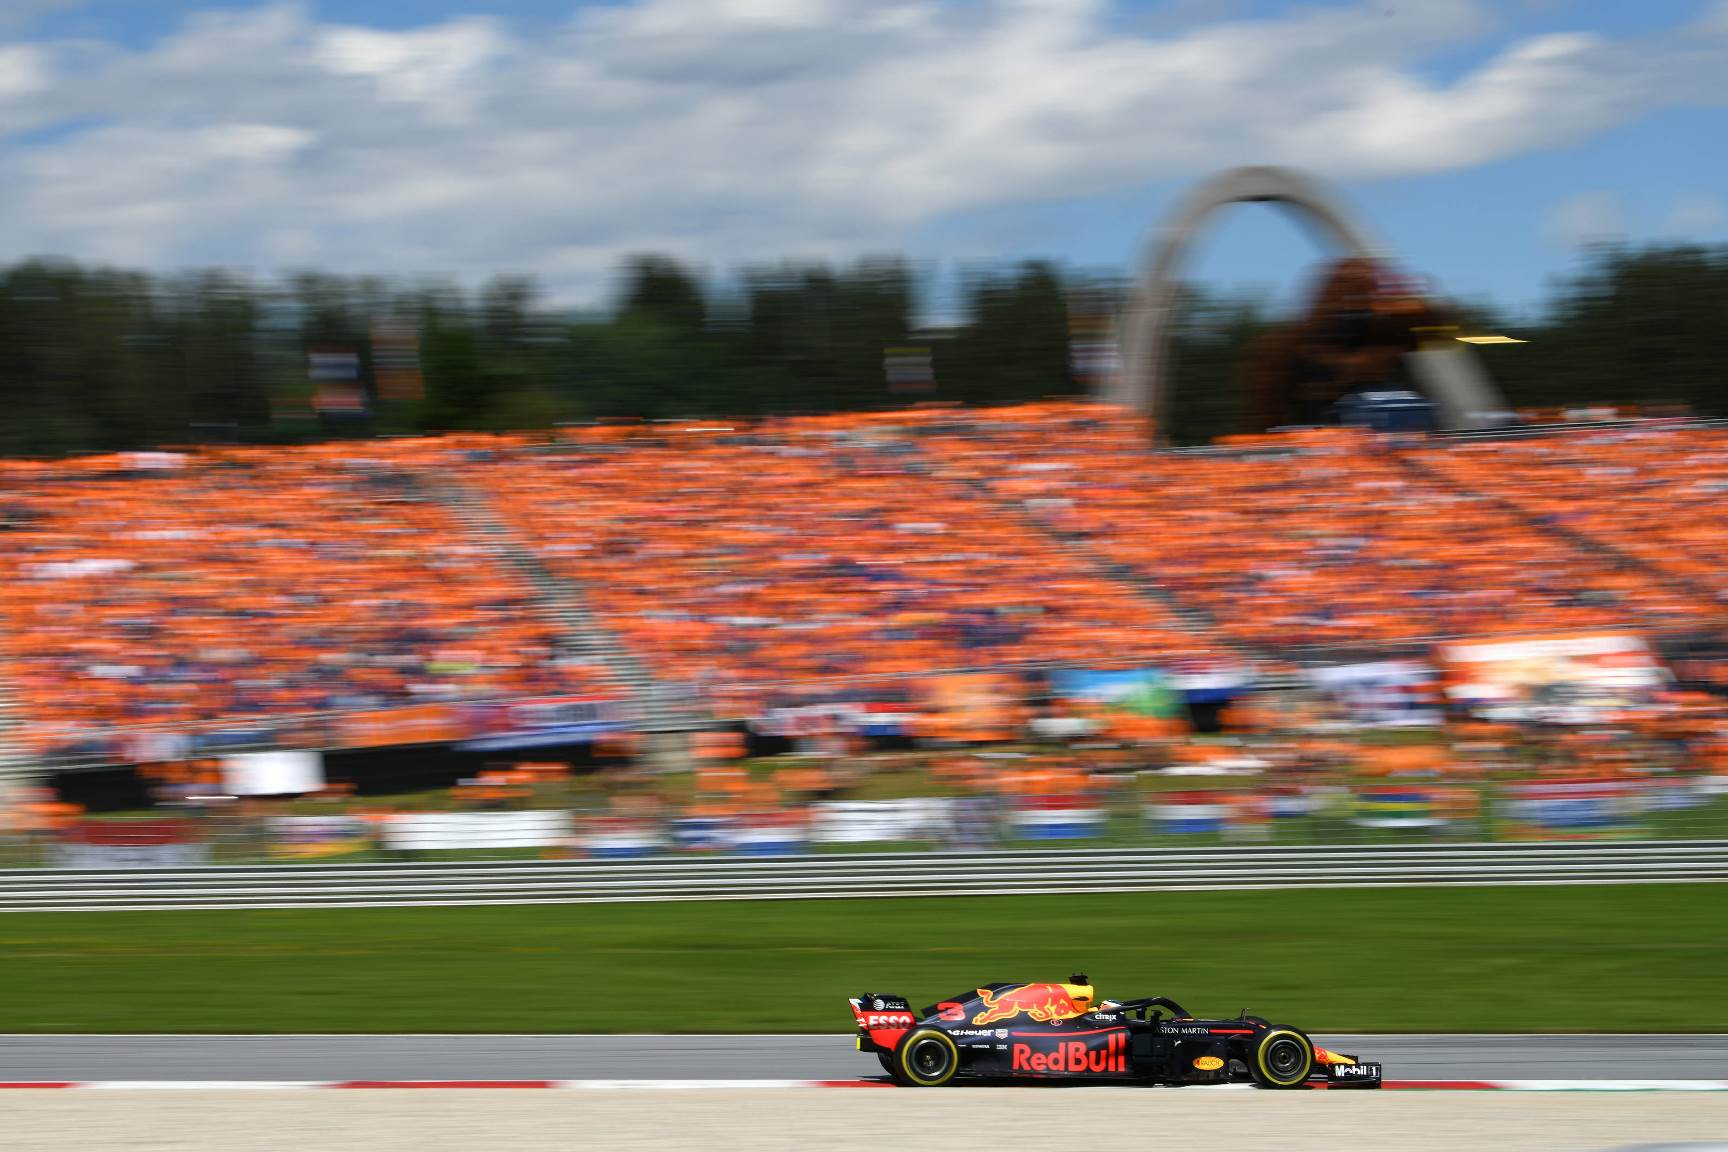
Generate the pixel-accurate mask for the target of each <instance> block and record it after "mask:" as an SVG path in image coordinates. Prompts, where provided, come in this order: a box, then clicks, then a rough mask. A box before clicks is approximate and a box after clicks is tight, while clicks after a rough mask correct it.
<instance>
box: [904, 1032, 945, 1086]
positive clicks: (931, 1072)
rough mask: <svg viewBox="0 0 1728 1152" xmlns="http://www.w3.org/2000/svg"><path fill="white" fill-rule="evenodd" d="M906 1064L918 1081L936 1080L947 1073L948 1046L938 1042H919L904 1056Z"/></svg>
mask: <svg viewBox="0 0 1728 1152" xmlns="http://www.w3.org/2000/svg"><path fill="white" fill-rule="evenodd" d="M906 1057H907V1059H906V1063H907V1064H909V1065H910V1066H911V1068H912V1071H913V1073H914V1074H915V1075H916V1076H917V1077H918V1079H920V1080H936V1079H939V1078H940V1077H942V1076H943V1075H944V1074H946V1073H947V1071H948V1064H949V1061H950V1059H951V1057H950V1056H949V1053H948V1045H946V1044H944V1043H942V1041H940V1040H920V1041H918V1042H917V1043H916V1044H914V1045H912V1051H910V1052H908V1053H907V1054H906Z"/></svg>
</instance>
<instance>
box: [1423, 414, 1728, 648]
mask: <svg viewBox="0 0 1728 1152" xmlns="http://www.w3.org/2000/svg"><path fill="white" fill-rule="evenodd" d="M1416 458H1417V459H1418V460H1419V461H1420V462H1421V463H1423V464H1424V465H1426V466H1428V467H1430V468H1432V469H1434V470H1436V471H1437V472H1439V473H1440V474H1442V475H1444V476H1446V477H1448V478H1449V479H1451V480H1452V481H1453V482H1455V483H1457V484H1460V485H1463V486H1467V487H1469V488H1471V489H1474V490H1476V491H1479V492H1484V493H1489V494H1492V495H1494V496H1496V497H1499V498H1502V499H1505V500H1508V501H1510V502H1512V503H1513V504H1514V505H1516V506H1517V507H1518V508H1519V509H1521V510H1522V511H1523V512H1525V513H1526V514H1528V515H1530V516H1532V517H1534V518H1535V519H1536V520H1537V521H1538V522H1540V523H1541V524H1543V525H1545V526H1549V527H1552V528H1556V529H1562V530H1570V531H1572V532H1575V533H1577V534H1578V535H1579V536H1581V537H1583V538H1584V539H1586V540H1590V541H1594V542H1597V543H1601V544H1605V545H1608V546H1609V547H1611V548H1614V549H1616V550H1618V551H1619V552H1622V553H1625V554H1626V555H1629V556H1631V557H1633V558H1635V559H1636V560H1638V561H1639V562H1641V563H1643V564H1646V565H1648V566H1650V567H1651V568H1653V569H1655V570H1657V571H1658V572H1661V573H1665V574H1667V575H1669V576H1672V577H1677V578H1679V579H1681V580H1684V581H1688V582H1690V584H1691V589H1690V590H1691V591H1693V592H1695V593H1697V594H1698V595H1700V596H1701V597H1703V598H1704V599H1703V604H1702V605H1701V607H1703V608H1704V609H1706V610H1707V611H1708V612H1709V613H1710V614H1712V615H1716V614H1720V612H1721V609H1722V607H1723V606H1724V605H1725V604H1728V587H1724V586H1723V585H1722V579H1721V574H1722V572H1723V571H1725V570H1728V518H1724V516H1723V515H1722V511H1721V509H1722V503H1723V497H1724V495H1725V494H1728V431H1724V430H1723V429H1721V428H1713V427H1701V426H1687V425H1668V426H1663V425H1660V424H1657V425H1647V426H1642V427H1636V428H1629V429H1612V430H1608V431H1601V432H1595V431H1592V432H1574V433H1571V434H1568V435H1564V436H1542V437H1532V438H1529V439H1523V440H1487V441H1481V442H1476V443H1467V444H1459V445H1454V446H1448V447H1446V448H1430V449H1423V450H1421V451H1420V452H1418V453H1417V456H1416Z"/></svg>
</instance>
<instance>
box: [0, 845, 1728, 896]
mask: <svg viewBox="0 0 1728 1152" xmlns="http://www.w3.org/2000/svg"><path fill="white" fill-rule="evenodd" d="M1724 880H1728V840H1667V841H1640V842H1625V841H1622V842H1617V843H1612V844H1605V843H1560V844H1460V845H1450V846H1446V847H1404V846H1388V847H1359V846H1345V845H1341V846H1332V847H1326V846H1318V847H1315V846H1310V847H1300V848H1295V847H1291V848H1285V847H1274V846H1270V845H1266V846H1256V847H1238V848H1208V849H1170V850H1153V849H1121V850H1112V849H1096V850H1090V851H1068V850H1056V849H1051V850H1047V851H1018V852H972V853H959V852H924V853H920V852H904V853H856V854H852V853H833V854H814V855H807V856H793V857H782V858H760V857H758V858H750V857H728V858H719V859H715V858H707V859H688V858H681V857H677V856H655V857H649V858H646V859H640V860H616V861H599V860H572V861H545V862H538V861H536V862H505V861H493V862H486V863H478V862H476V863H462V864H456V863H447V864H432V863H428V864H418V863H415V864H348V865H318V864H281V865H260V866H252V867H219V866H206V867H198V868H181V869H162V870H151V871H134V872H122V871H100V872H97V871H73V870H52V869H29V870H12V871H3V872H0V911H27V910H30V911H76V910H88V911H102V910H119V909H165V908H318V907H381V906H390V905H395V906H416V905H470V904H584V903H612V902H638V901H675V900H809V899H837V898H848V897H851V898H856V897H881V896H984V895H1010V894H1031V893H1076V892H1151V891H1173V890H1183V889H1188V890H1201V891H1204V890H1222V889H1255V888H1355V887H1414V886H1434V885H1518V884H1636V883H1673V882H1703V881H1714V882H1720V881H1724Z"/></svg>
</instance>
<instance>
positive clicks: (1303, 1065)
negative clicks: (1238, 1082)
mask: <svg viewBox="0 0 1728 1152" xmlns="http://www.w3.org/2000/svg"><path fill="white" fill-rule="evenodd" d="M1248 1071H1249V1072H1250V1073H1252V1074H1253V1076H1254V1082H1255V1083H1256V1084H1259V1085H1260V1086H1261V1087H1262V1088H1300V1087H1302V1085H1303V1084H1304V1083H1305V1082H1306V1081H1307V1079H1308V1074H1309V1073H1311V1072H1313V1071H1314V1042H1313V1041H1312V1040H1310V1039H1308V1037H1307V1035H1306V1034H1305V1033H1303V1032H1301V1031H1298V1030H1297V1029H1295V1028H1285V1027H1282V1026H1279V1025H1274V1026H1273V1027H1270V1028H1268V1029H1266V1031H1265V1032H1262V1033H1261V1034H1260V1037H1259V1038H1258V1039H1257V1040H1255V1041H1254V1043H1253V1046H1252V1047H1251V1048H1250V1049H1249V1051H1248Z"/></svg>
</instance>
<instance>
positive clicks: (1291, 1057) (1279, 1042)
mask: <svg viewBox="0 0 1728 1152" xmlns="http://www.w3.org/2000/svg"><path fill="white" fill-rule="evenodd" d="M1302 1057H1303V1053H1302V1045H1301V1044H1299V1043H1298V1042H1296V1041H1295V1040H1293V1039H1291V1038H1289V1037H1288V1036H1280V1037H1279V1038H1278V1039H1276V1040H1274V1041H1272V1043H1271V1045H1270V1046H1269V1047H1268V1048H1267V1049H1266V1067H1267V1068H1268V1069H1269V1070H1270V1071H1271V1073H1272V1075H1274V1076H1276V1077H1278V1078H1279V1079H1280V1080H1284V1079H1287V1078H1289V1077H1291V1076H1294V1075H1295V1074H1296V1073H1297V1072H1299V1071H1301V1069H1302Z"/></svg>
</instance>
